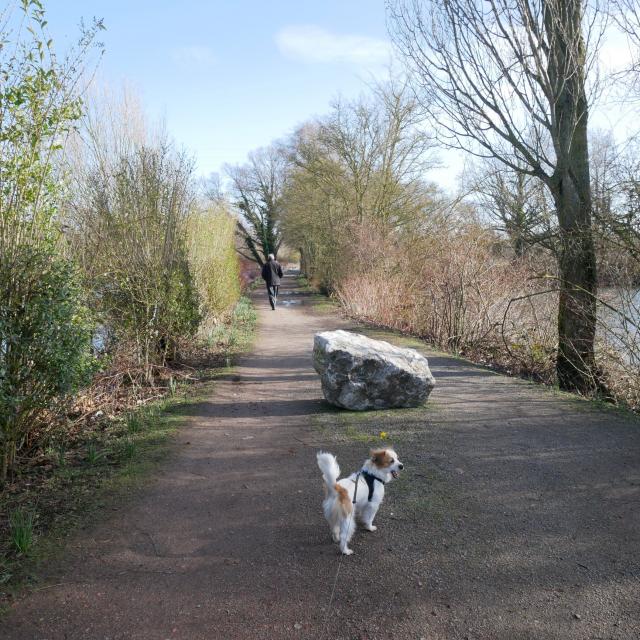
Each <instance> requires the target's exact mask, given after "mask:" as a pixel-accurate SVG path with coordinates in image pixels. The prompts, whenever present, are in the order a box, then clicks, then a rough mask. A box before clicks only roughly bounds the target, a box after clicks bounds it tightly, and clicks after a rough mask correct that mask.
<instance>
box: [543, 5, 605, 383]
mask: <svg viewBox="0 0 640 640" xmlns="http://www.w3.org/2000/svg"><path fill="white" fill-rule="evenodd" d="M582 9H583V3H582V2H581V0H550V1H549V3H548V4H547V11H548V13H547V23H546V24H547V29H548V33H549V35H550V37H549V41H550V42H551V45H552V55H551V56H550V65H549V76H550V78H551V79H552V84H553V86H554V87H556V89H557V91H556V93H555V96H554V104H553V109H554V114H553V115H554V120H555V132H554V133H555V134H556V135H555V136H554V145H555V149H556V156H557V166H556V171H555V173H554V175H553V177H552V179H551V183H550V187H551V191H552V193H553V198H554V201H555V205H556V210H557V215H558V222H559V227H560V258H559V271H560V301H559V309H558V358H557V364H556V369H557V375H558V383H559V385H560V388H562V389H565V390H569V391H579V392H582V393H590V392H593V391H594V390H596V389H597V388H598V386H599V384H598V380H597V376H596V368H595V357H594V341H595V331H596V303H595V294H596V289H597V276H596V256H595V247H594V242H593V235H592V224H591V207H592V203H591V183H590V176H589V145H588V138H587V124H588V103H587V98H586V93H585V80H584V78H585V76H584V72H585V47H584V41H583V38H582V35H581V25H582Z"/></svg>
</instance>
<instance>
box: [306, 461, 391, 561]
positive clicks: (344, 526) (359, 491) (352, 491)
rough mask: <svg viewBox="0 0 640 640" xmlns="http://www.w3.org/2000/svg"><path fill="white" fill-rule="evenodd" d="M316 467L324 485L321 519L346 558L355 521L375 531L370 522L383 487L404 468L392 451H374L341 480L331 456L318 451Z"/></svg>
mask: <svg viewBox="0 0 640 640" xmlns="http://www.w3.org/2000/svg"><path fill="white" fill-rule="evenodd" d="M318 466H319V467H320V471H322V477H323V478H324V484H325V496H326V497H325V499H324V502H323V503H322V508H323V509H324V516H325V518H326V519H327V522H328V523H329V528H330V529H331V535H332V537H333V541H334V542H339V543H340V551H342V553H344V554H345V555H347V556H349V555H351V554H352V553H353V550H352V549H349V540H351V536H352V535H353V532H354V531H355V529H356V522H355V520H356V518H357V519H358V520H360V522H362V524H363V526H364V528H365V529H367V530H368V531H375V530H376V527H375V526H374V525H373V519H374V518H375V517H376V513H377V512H378V509H379V507H380V505H381V504H382V499H383V498H384V485H385V484H387V482H390V481H391V479H392V478H397V477H398V472H399V471H400V470H401V469H404V465H403V464H402V462H400V460H398V454H397V453H396V452H395V451H394V450H393V449H376V450H375V451H371V457H370V458H368V459H367V460H366V461H365V463H364V464H363V465H362V469H360V471H358V472H357V473H352V474H351V475H350V476H349V477H348V478H343V479H342V480H340V481H338V478H339V476H340V467H339V466H338V461H337V460H336V457H335V456H334V455H333V454H331V453H325V452H323V451H321V452H319V453H318ZM354 507H355V510H354Z"/></svg>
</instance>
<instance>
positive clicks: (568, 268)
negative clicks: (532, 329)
mask: <svg viewBox="0 0 640 640" xmlns="http://www.w3.org/2000/svg"><path fill="white" fill-rule="evenodd" d="M387 5H388V10H389V18H390V28H391V32H392V36H393V38H394V40H395V43H396V45H397V46H398V48H399V49H400V51H401V53H402V54H403V55H404V57H405V58H406V60H407V61H408V63H409V65H410V67H411V68H412V71H413V78H414V81H415V87H416V90H417V93H418V95H419V96H421V98H422V102H423V104H424V106H425V108H426V109H427V111H428V113H429V114H430V116H431V117H432V118H433V119H434V121H435V122H437V124H438V128H439V130H440V131H441V132H443V139H444V141H445V142H446V143H447V144H449V145H450V146H452V147H456V148H460V149H464V150H466V151H468V152H471V153H474V154H476V155H479V156H481V157H490V158H496V159H498V160H500V161H501V162H502V163H503V164H504V165H506V166H508V167H511V168H512V169H513V170H515V171H518V172H521V173H524V174H526V175H531V176H534V177H536V178H538V179H540V180H541V181H542V182H543V183H544V184H545V185H546V186H547V187H548V189H549V190H550V192H551V194H552V196H553V200H554V204H555V210H556V212H557V217H558V224H559V247H560V249H559V258H558V263H559V288H560V292H559V312H558V354H557V375H558V382H559V384H560V386H561V387H562V388H563V389H569V390H578V391H581V392H591V391H593V390H594V389H596V388H597V387H598V386H599V381H598V376H597V375H596V373H595V372H596V368H595V358H594V338H595V328H596V302H595V292H596V286H597V285H596V259H595V249H594V242H593V236H592V222H591V215H592V202H591V187H590V176H589V147H588V140H587V125H588V116H589V97H588V89H587V76H588V72H589V70H590V68H591V65H592V64H593V61H594V53H595V51H596V49H597V41H598V39H599V36H600V35H601V31H600V30H599V22H598V15H599V14H598V12H597V7H595V8H592V9H591V10H589V11H588V8H587V2H586V0H488V1H480V0H455V1H454V0H442V2H430V3H424V2H420V1H418V0H388V2H387Z"/></svg>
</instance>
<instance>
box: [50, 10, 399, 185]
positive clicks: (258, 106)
mask: <svg viewBox="0 0 640 640" xmlns="http://www.w3.org/2000/svg"><path fill="white" fill-rule="evenodd" d="M45 6H46V9H47V17H48V20H49V28H50V31H51V35H52V37H53V38H54V41H55V42H56V43H57V46H56V48H57V49H62V50H63V49H65V47H67V46H68V45H69V43H71V42H72V41H73V39H74V37H75V36H77V33H78V24H79V21H80V19H81V18H84V19H85V21H87V20H89V19H91V18H92V17H94V16H96V17H99V18H103V19H104V23H105V26H106V31H105V32H103V33H102V34H101V40H102V41H103V42H104V43H105V46H106V53H105V55H104V58H103V59H102V61H101V63H100V68H99V75H100V76H101V77H102V78H104V79H105V80H106V81H107V82H108V83H109V84H110V85H116V86H117V85H119V84H120V83H122V82H126V83H127V84H128V85H130V86H132V87H133V88H134V89H136V90H137V91H138V92H139V94H140V96H141V98H142V101H143V104H144V106H145V108H146V110H147V112H148V114H149V115H150V116H151V117H152V118H164V120H165V121H166V124H167V129H168V131H169V132H170V134H171V135H172V137H173V138H174V139H175V140H176V141H177V142H178V144H180V145H183V146H184V147H186V148H187V149H188V150H190V151H191V152H193V153H194V154H195V156H196V159H197V162H198V172H199V173H202V174H208V173H210V172H212V171H219V170H220V168H221V165H222V164H223V163H225V162H229V163H238V162H242V161H243V160H244V158H245V157H246V154H247V152H248V151H250V150H251V149H254V148H256V147H259V146H264V145H267V144H269V143H270V142H271V141H272V140H274V139H275V138H278V137H281V136H283V135H286V134H287V133H288V132H289V131H291V130H292V129H293V128H294V127H295V126H296V125H298V124H300V123H301V122H303V121H305V120H306V119H308V118H310V117H312V116H314V115H321V114H323V113H325V112H326V111H327V110H328V109H329V105H330V102H331V100H332V99H333V98H335V97H336V96H337V95H338V94H342V95H345V96H349V97H351V96H356V95H358V94H359V93H361V92H362V91H364V90H366V84H365V83H366V82H367V81H370V80H371V78H372V75H381V74H382V73H383V70H384V69H385V68H386V66H387V65H388V62H389V52H390V45H389V42H388V37H387V32H386V25H385V12H384V2H383V0H324V1H323V2H304V1H301V0H298V1H293V0H269V1H262V2H260V1H257V0H253V1H250V0H238V1H234V0H228V1H225V2H223V1H220V0H218V1H209V2H205V1H203V0H183V1H182V2H180V1H161V0H156V1H155V2H152V1H149V0H129V1H128V2H125V1H123V0H83V1H82V2H76V1H72V0H45Z"/></svg>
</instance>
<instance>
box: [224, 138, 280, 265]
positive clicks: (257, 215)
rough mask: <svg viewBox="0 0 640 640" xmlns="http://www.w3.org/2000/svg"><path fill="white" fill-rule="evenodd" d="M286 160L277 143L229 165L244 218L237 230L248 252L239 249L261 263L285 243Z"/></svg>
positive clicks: (246, 255)
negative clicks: (282, 219) (282, 213)
mask: <svg viewBox="0 0 640 640" xmlns="http://www.w3.org/2000/svg"><path fill="white" fill-rule="evenodd" d="M286 167H287V160H286V158H285V156H284V154H283V153H281V151H280V150H279V149H278V147H277V146H276V145H271V146H270V147H267V148H263V149H258V150H257V151H253V152H251V153H250V154H249V162H248V163H247V164H244V165H241V166H227V167H226V172H227V174H228V175H229V177H230V178H231V181H232V184H233V191H234V196H235V200H236V204H237V206H238V209H240V212H241V215H242V220H241V221H239V222H238V232H239V233H240V236H241V237H242V239H243V240H244V243H245V246H246V248H247V249H248V251H249V254H245V253H243V252H240V253H241V254H242V255H243V256H244V257H246V258H248V259H249V260H255V261H256V262H257V263H258V264H259V265H260V266H262V265H263V264H264V262H265V261H266V259H267V256H268V255H269V254H270V253H273V254H274V255H276V256H277V255H278V250H279V249H280V245H281V243H282V234H281V233H280V220H279V217H280V208H281V201H282V189H283V185H284V180H285V176H286Z"/></svg>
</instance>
